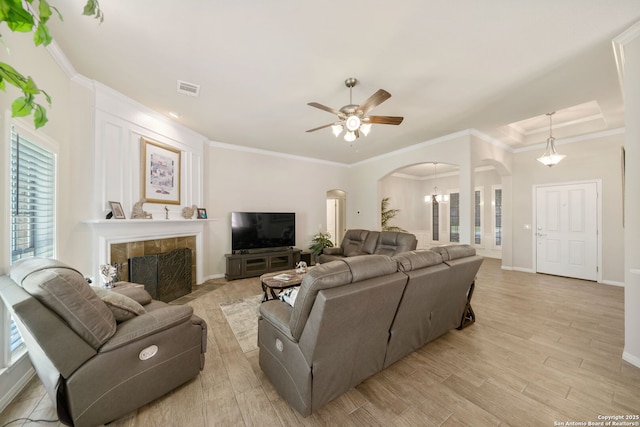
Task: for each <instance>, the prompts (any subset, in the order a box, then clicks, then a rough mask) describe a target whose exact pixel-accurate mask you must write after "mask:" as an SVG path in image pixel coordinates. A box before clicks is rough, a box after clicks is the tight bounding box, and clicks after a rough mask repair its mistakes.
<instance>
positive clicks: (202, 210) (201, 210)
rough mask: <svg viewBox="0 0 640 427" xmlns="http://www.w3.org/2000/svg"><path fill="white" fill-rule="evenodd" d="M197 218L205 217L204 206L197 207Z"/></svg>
mask: <svg viewBox="0 0 640 427" xmlns="http://www.w3.org/2000/svg"><path fill="white" fill-rule="evenodd" d="M198 219H207V210H206V209H204V208H198Z"/></svg>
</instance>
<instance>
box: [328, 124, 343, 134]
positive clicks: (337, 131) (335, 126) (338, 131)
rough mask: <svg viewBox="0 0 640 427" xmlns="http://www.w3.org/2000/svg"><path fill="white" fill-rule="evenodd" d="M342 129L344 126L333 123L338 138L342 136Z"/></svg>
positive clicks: (332, 126) (332, 128)
mask: <svg viewBox="0 0 640 427" xmlns="http://www.w3.org/2000/svg"><path fill="white" fill-rule="evenodd" d="M342 129H343V127H342V125H341V124H339V123H336V124H335V125H331V131H332V132H333V134H334V135H335V137H336V138H337V137H338V136H340V134H341V133H342Z"/></svg>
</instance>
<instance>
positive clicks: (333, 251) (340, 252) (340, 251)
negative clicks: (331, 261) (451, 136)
mask: <svg viewBox="0 0 640 427" xmlns="http://www.w3.org/2000/svg"><path fill="white" fill-rule="evenodd" d="M322 253H323V254H325V255H343V249H342V248H341V247H340V246H334V247H332V248H324V249H323V250H322Z"/></svg>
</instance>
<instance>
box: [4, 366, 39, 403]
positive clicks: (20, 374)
mask: <svg viewBox="0 0 640 427" xmlns="http://www.w3.org/2000/svg"><path fill="white" fill-rule="evenodd" d="M35 375H36V371H35V369H33V366H32V365H31V361H30V360H29V358H28V357H23V358H21V359H20V360H19V361H17V362H16V363H15V364H14V365H13V366H11V367H10V368H8V369H5V370H4V372H2V373H1V374H0V385H1V387H0V412H2V411H4V410H5V409H6V408H7V406H9V404H10V403H11V402H12V401H13V399H15V398H16V396H17V395H18V394H20V392H21V391H22V390H23V389H24V388H25V387H26V386H27V384H29V381H31V379H32V378H33V377H34V376H35ZM9 384H12V385H11V386H10V387H8V388H5V386H6V385H9Z"/></svg>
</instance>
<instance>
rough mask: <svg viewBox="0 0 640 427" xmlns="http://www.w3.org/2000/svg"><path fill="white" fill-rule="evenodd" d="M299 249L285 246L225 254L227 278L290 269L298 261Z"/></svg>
mask: <svg viewBox="0 0 640 427" xmlns="http://www.w3.org/2000/svg"><path fill="white" fill-rule="evenodd" d="M301 252H302V251H301V250H300V249H295V248H293V249H292V248H285V249H277V250H270V249H265V251H260V252H257V251H254V252H251V253H242V254H241V253H235V254H226V255H225V258H226V259H227V272H226V274H225V278H226V279H227V280H235V279H244V278H247V277H256V276H261V275H263V274H264V273H271V272H272V271H280V270H290V269H292V268H293V267H294V266H295V265H296V264H297V263H298V262H299V261H300V253H301Z"/></svg>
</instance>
